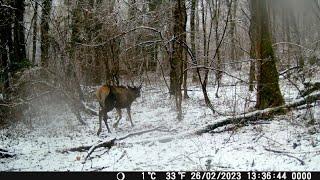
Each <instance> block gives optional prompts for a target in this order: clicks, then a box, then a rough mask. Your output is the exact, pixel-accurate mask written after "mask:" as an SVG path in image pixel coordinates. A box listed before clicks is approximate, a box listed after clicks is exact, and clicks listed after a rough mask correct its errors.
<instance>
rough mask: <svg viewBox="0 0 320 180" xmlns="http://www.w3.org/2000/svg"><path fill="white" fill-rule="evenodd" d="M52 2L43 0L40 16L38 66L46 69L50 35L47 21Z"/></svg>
mask: <svg viewBox="0 0 320 180" xmlns="http://www.w3.org/2000/svg"><path fill="white" fill-rule="evenodd" d="M51 6H52V0H43V2H42V15H41V59H40V65H41V66H42V67H44V68H47V67H48V59H49V47H50V42H49V41H50V35H49V21H50V14H51Z"/></svg>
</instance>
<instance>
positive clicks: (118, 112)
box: [113, 108, 122, 128]
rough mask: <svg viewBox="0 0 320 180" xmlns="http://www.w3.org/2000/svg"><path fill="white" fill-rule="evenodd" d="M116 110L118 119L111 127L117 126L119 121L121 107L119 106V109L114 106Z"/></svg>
mask: <svg viewBox="0 0 320 180" xmlns="http://www.w3.org/2000/svg"><path fill="white" fill-rule="evenodd" d="M116 110H117V114H118V120H117V121H116V123H114V124H113V127H114V128H117V127H118V124H119V121H120V119H121V118H122V114H121V109H120V108H119V109H118V108H116Z"/></svg>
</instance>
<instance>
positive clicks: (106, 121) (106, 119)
mask: <svg viewBox="0 0 320 180" xmlns="http://www.w3.org/2000/svg"><path fill="white" fill-rule="evenodd" d="M103 121H104V123H105V124H106V126H107V129H108V132H109V133H111V131H110V129H109V126H108V113H107V112H106V111H105V112H104V114H103Z"/></svg>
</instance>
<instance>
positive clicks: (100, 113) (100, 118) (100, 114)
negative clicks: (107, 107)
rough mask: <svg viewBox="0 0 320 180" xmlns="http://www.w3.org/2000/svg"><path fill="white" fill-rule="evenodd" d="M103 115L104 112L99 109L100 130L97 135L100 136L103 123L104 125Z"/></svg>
mask: <svg viewBox="0 0 320 180" xmlns="http://www.w3.org/2000/svg"><path fill="white" fill-rule="evenodd" d="M102 113H103V110H102V109H101V108H99V129H98V132H97V135H98V136H99V134H100V133H101V123H102V117H101V116H102Z"/></svg>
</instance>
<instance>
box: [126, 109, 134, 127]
mask: <svg viewBox="0 0 320 180" xmlns="http://www.w3.org/2000/svg"><path fill="white" fill-rule="evenodd" d="M127 112H128V117H129V120H130V122H131V127H133V126H134V125H133V123H132V119H131V108H130V107H128V108H127Z"/></svg>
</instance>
